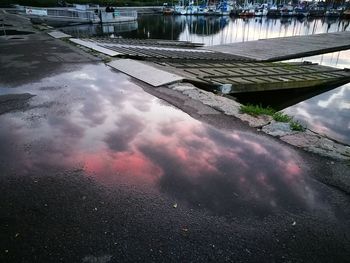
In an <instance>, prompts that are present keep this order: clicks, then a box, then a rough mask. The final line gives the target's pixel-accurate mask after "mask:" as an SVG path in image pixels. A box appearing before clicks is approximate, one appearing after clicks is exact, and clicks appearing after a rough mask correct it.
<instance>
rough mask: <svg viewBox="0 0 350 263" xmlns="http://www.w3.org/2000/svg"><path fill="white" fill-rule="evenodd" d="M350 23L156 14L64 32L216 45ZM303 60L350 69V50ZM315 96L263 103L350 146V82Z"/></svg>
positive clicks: (325, 29)
mask: <svg viewBox="0 0 350 263" xmlns="http://www.w3.org/2000/svg"><path fill="white" fill-rule="evenodd" d="M349 24H350V20H339V19H302V20H300V19H296V18H285V19H280V18H278V19H267V18H248V19H241V18H229V17H200V16H159V15H152V16H141V17H139V20H138V21H137V22H133V23H127V24H122V25H109V26H103V27H101V26H99V25H97V26H96V25H95V26H79V27H70V28H65V29H64V30H65V31H66V32H67V33H70V34H73V35H75V36H79V37H83V36H89V35H107V36H116V37H117V36H121V37H124V38H162V39H173V40H184V41H192V42H200V43H204V44H205V45H217V44H224V43H234V42H244V41H249V40H257V39H261V38H272V37H284V36H295V35H309V34H317V33H326V32H338V31H345V30H346V31H349V30H350V27H349ZM302 60H308V61H312V62H316V63H319V64H321V65H326V66H333V67H339V68H345V67H348V68H349V67H350V51H342V52H336V53H331V54H326V55H322V56H316V57H309V58H303V59H299V60H294V61H302ZM322 92H324V90H322V91H321V93H322ZM317 93H320V92H316V94H317ZM316 94H315V92H314V93H312V94H310V93H307V94H303V96H300V94H292V95H291V94H288V95H287V96H285V97H284V98H283V97H281V96H279V95H278V96H274V94H271V95H269V96H268V97H269V98H268V100H267V101H262V103H263V104H269V105H271V106H273V107H275V108H277V109H284V108H286V107H287V108H286V109H285V112H286V113H288V114H291V115H293V116H295V118H296V119H298V120H300V121H302V122H304V123H307V124H308V128H310V129H312V130H314V131H317V132H320V133H323V134H326V135H328V136H331V137H333V138H335V139H337V140H339V141H341V142H344V143H347V144H350V84H347V85H344V86H342V87H339V88H336V89H332V90H331V91H328V92H325V93H322V94H320V95H317V96H315V95H316ZM256 97H257V96H256ZM256 97H255V98H256ZM310 97H311V98H310ZM255 98H252V97H250V98H248V99H247V100H248V101H249V100H251V101H252V102H256V100H255ZM259 98H260V96H259Z"/></svg>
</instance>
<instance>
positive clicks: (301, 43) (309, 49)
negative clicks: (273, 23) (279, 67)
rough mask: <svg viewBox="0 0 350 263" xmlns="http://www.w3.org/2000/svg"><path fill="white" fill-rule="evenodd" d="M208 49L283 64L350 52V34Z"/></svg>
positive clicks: (304, 37) (264, 41)
mask: <svg viewBox="0 0 350 263" xmlns="http://www.w3.org/2000/svg"><path fill="white" fill-rule="evenodd" d="M205 49H206V50H211V51H215V52H222V53H226V54H230V55H235V56H240V57H244V58H247V59H254V60H258V61H281V60H286V59H293V58H300V57H307V56H313V55H319V54H325V53H329V52H335V51H340V50H346V49H350V32H349V31H346V32H337V33H326V34H316V35H307V36H293V37H280V38H270V39H261V40H256V41H248V42H242V43H232V44H225V45H217V46H212V47H205Z"/></svg>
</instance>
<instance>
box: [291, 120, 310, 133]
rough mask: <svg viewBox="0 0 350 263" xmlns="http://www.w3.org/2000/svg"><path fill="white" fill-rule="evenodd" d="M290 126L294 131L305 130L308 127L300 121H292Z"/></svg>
mask: <svg viewBox="0 0 350 263" xmlns="http://www.w3.org/2000/svg"><path fill="white" fill-rule="evenodd" d="M289 126H290V128H291V129H292V131H305V130H306V128H305V127H304V126H303V125H302V124H301V123H300V122H298V121H290V122H289Z"/></svg>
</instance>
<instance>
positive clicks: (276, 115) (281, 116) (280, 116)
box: [272, 111, 293, 122]
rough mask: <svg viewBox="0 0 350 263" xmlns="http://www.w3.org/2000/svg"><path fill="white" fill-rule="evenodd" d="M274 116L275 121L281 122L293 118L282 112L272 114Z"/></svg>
mask: <svg viewBox="0 0 350 263" xmlns="http://www.w3.org/2000/svg"><path fill="white" fill-rule="evenodd" d="M272 118H273V119H274V120H275V121H279V122H290V121H291V120H292V119H293V118H292V117H290V116H288V115H287V114H284V113H282V112H279V111H278V112H275V113H274V114H273V115H272Z"/></svg>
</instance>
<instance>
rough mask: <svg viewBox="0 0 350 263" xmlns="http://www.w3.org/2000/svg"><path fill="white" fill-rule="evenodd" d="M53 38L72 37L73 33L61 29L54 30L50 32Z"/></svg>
mask: <svg viewBox="0 0 350 263" xmlns="http://www.w3.org/2000/svg"><path fill="white" fill-rule="evenodd" d="M48 34H49V35H50V36H52V37H53V38H69V37H72V36H71V35H68V34H65V33H63V32H61V31H52V32H49V33H48Z"/></svg>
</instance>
